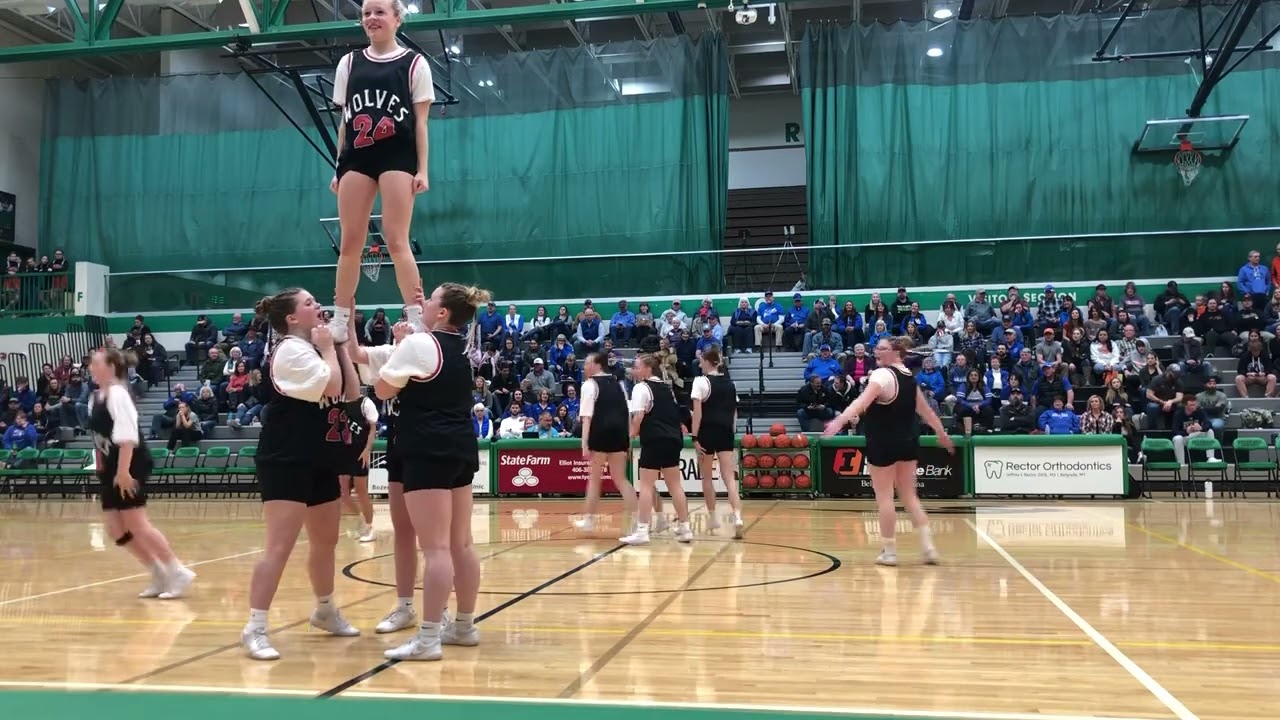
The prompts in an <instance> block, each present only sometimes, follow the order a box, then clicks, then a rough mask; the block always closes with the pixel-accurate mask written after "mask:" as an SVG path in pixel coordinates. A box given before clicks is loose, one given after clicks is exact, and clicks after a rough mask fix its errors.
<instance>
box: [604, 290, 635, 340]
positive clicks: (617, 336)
mask: <svg viewBox="0 0 1280 720" xmlns="http://www.w3.org/2000/svg"><path fill="white" fill-rule="evenodd" d="M635 331H636V314H635V313H633V312H631V311H630V310H628V309H627V301H626V300H619V301H618V312H616V313H614V314H613V317H612V318H609V336H610V337H611V338H613V344H614V345H616V346H619V347H621V346H624V345H629V344H631V339H632V337H634V335H635Z"/></svg>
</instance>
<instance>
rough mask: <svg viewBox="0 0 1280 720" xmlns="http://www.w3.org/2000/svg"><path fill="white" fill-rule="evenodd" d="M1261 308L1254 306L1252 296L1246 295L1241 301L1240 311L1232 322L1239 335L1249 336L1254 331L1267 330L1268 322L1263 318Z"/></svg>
mask: <svg viewBox="0 0 1280 720" xmlns="http://www.w3.org/2000/svg"><path fill="white" fill-rule="evenodd" d="M1261 308H1262V306H1261V305H1255V304H1254V300H1253V296H1252V295H1246V296H1244V297H1243V298H1241V299H1240V310H1239V311H1238V312H1236V315H1235V317H1234V318H1232V320H1231V325H1232V328H1233V329H1234V330H1235V331H1236V333H1237V334H1239V335H1248V334H1249V333H1250V332H1253V331H1257V332H1262V331H1263V330H1266V328H1267V322H1266V319H1265V318H1263V316H1262V310H1261Z"/></svg>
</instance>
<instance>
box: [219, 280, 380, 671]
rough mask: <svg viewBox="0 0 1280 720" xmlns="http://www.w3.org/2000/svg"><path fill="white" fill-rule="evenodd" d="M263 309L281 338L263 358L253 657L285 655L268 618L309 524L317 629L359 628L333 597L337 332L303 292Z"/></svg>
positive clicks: (340, 427)
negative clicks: (274, 642)
mask: <svg viewBox="0 0 1280 720" xmlns="http://www.w3.org/2000/svg"><path fill="white" fill-rule="evenodd" d="M257 312H258V314H259V315H263V316H265V317H266V318H267V320H268V321H269V322H270V323H271V330H272V332H273V333H274V334H275V335H276V336H277V337H279V338H280V339H279V341H278V342H277V343H276V344H275V347H274V348H273V349H272V350H271V352H270V354H269V355H268V357H267V359H266V362H264V363H263V369H264V373H263V374H264V375H269V377H270V382H269V384H268V385H267V387H268V395H269V399H268V400H267V403H266V405H267V407H266V410H265V411H264V413H263V416H262V419H263V423H262V434H261V435H260V436H259V437H258V457H257V470H258V484H259V486H260V488H261V491H262V502H263V510H262V514H263V518H264V519H265V520H266V523H267V539H266V548H265V549H264V551H263V554H262V558H261V559H260V560H259V561H258V563H257V564H256V565H255V566H254V568H253V578H252V580H251V581H250V583H249V607H250V610H249V623H248V625H246V626H245V628H244V630H243V632H241V634H240V644H241V646H242V647H243V648H244V650H245V652H246V654H248V656H249V657H251V658H253V659H254V660H275V659H277V658H279V657H280V653H278V652H276V650H275V648H274V647H272V646H271V640H270V638H269V637H268V635H267V615H268V611H269V610H270V608H271V601H272V599H273V598H274V597H275V594H276V589H277V588H278V587H279V585H280V577H281V576H282V575H283V574H284V568H285V565H286V564H287V563H288V561H289V556H290V555H291V554H292V553H293V548H294V546H295V545H296V544H297V542H298V534H299V533H300V532H301V531H302V528H303V526H304V525H305V526H306V528H307V549H308V555H309V557H308V558H307V566H308V567H307V569H308V574H309V576H310V578H311V589H312V590H313V591H314V592H315V595H316V609H315V611H314V612H313V613H312V614H311V624H312V626H314V627H316V628H319V629H321V630H324V631H325V632H328V633H330V634H332V635H337V636H340V637H354V636H356V635H359V634H360V631H359V630H357V629H355V628H354V627H352V626H351V624H350V623H348V622H347V621H346V619H345V618H344V617H342V613H341V612H339V611H338V608H337V605H335V604H334V601H333V581H334V570H335V568H334V549H335V548H336V546H337V544H338V532H339V528H340V524H341V521H342V504H341V503H340V502H339V501H338V499H339V497H340V496H341V494H342V490H341V486H340V485H339V483H338V472H339V470H338V464H339V463H340V462H342V455H343V448H344V446H346V442H345V439H346V438H348V437H349V436H348V435H347V431H348V429H347V425H346V422H347V417H346V413H344V412H342V410H341V406H340V403H339V401H338V398H339V397H340V396H341V394H342V368H341V367H340V365H339V360H338V353H337V350H336V349H335V348H334V344H333V337H332V335H330V333H329V328H328V327H327V326H326V325H325V322H324V318H323V315H322V312H323V311H322V309H321V307H320V304H319V303H318V302H316V299H315V297H313V296H312V295H311V293H309V292H307V291H306V290H301V289H298V288H293V289H290V290H285V291H283V292H280V293H277V294H276V295H273V296H271V297H266V298H263V299H262V300H260V301H259V302H258V306H257ZM335 410H336V412H335Z"/></svg>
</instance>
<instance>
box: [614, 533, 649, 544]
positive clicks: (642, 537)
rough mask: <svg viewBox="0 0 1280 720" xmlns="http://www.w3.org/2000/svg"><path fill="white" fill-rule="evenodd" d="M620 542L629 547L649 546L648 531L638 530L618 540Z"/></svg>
mask: <svg viewBox="0 0 1280 720" xmlns="http://www.w3.org/2000/svg"><path fill="white" fill-rule="evenodd" d="M618 542H620V543H624V544H627V545H648V544H649V533H648V532H647V531H642V530H637V531H635V532H633V533H631V534H630V535H628V536H626V537H624V538H618Z"/></svg>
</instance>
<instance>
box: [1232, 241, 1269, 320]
mask: <svg viewBox="0 0 1280 720" xmlns="http://www.w3.org/2000/svg"><path fill="white" fill-rule="evenodd" d="M1236 289H1237V290H1239V291H1240V297H1241V298H1244V297H1245V296H1246V295H1252V296H1253V306H1254V307H1256V308H1262V307H1266V306H1267V301H1269V300H1270V299H1271V269H1270V268H1267V267H1264V266H1263V265H1262V253H1260V252H1258V251H1257V250H1250V251H1249V262H1247V263H1245V264H1244V265H1242V266H1241V267H1240V272H1239V273H1236Z"/></svg>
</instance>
